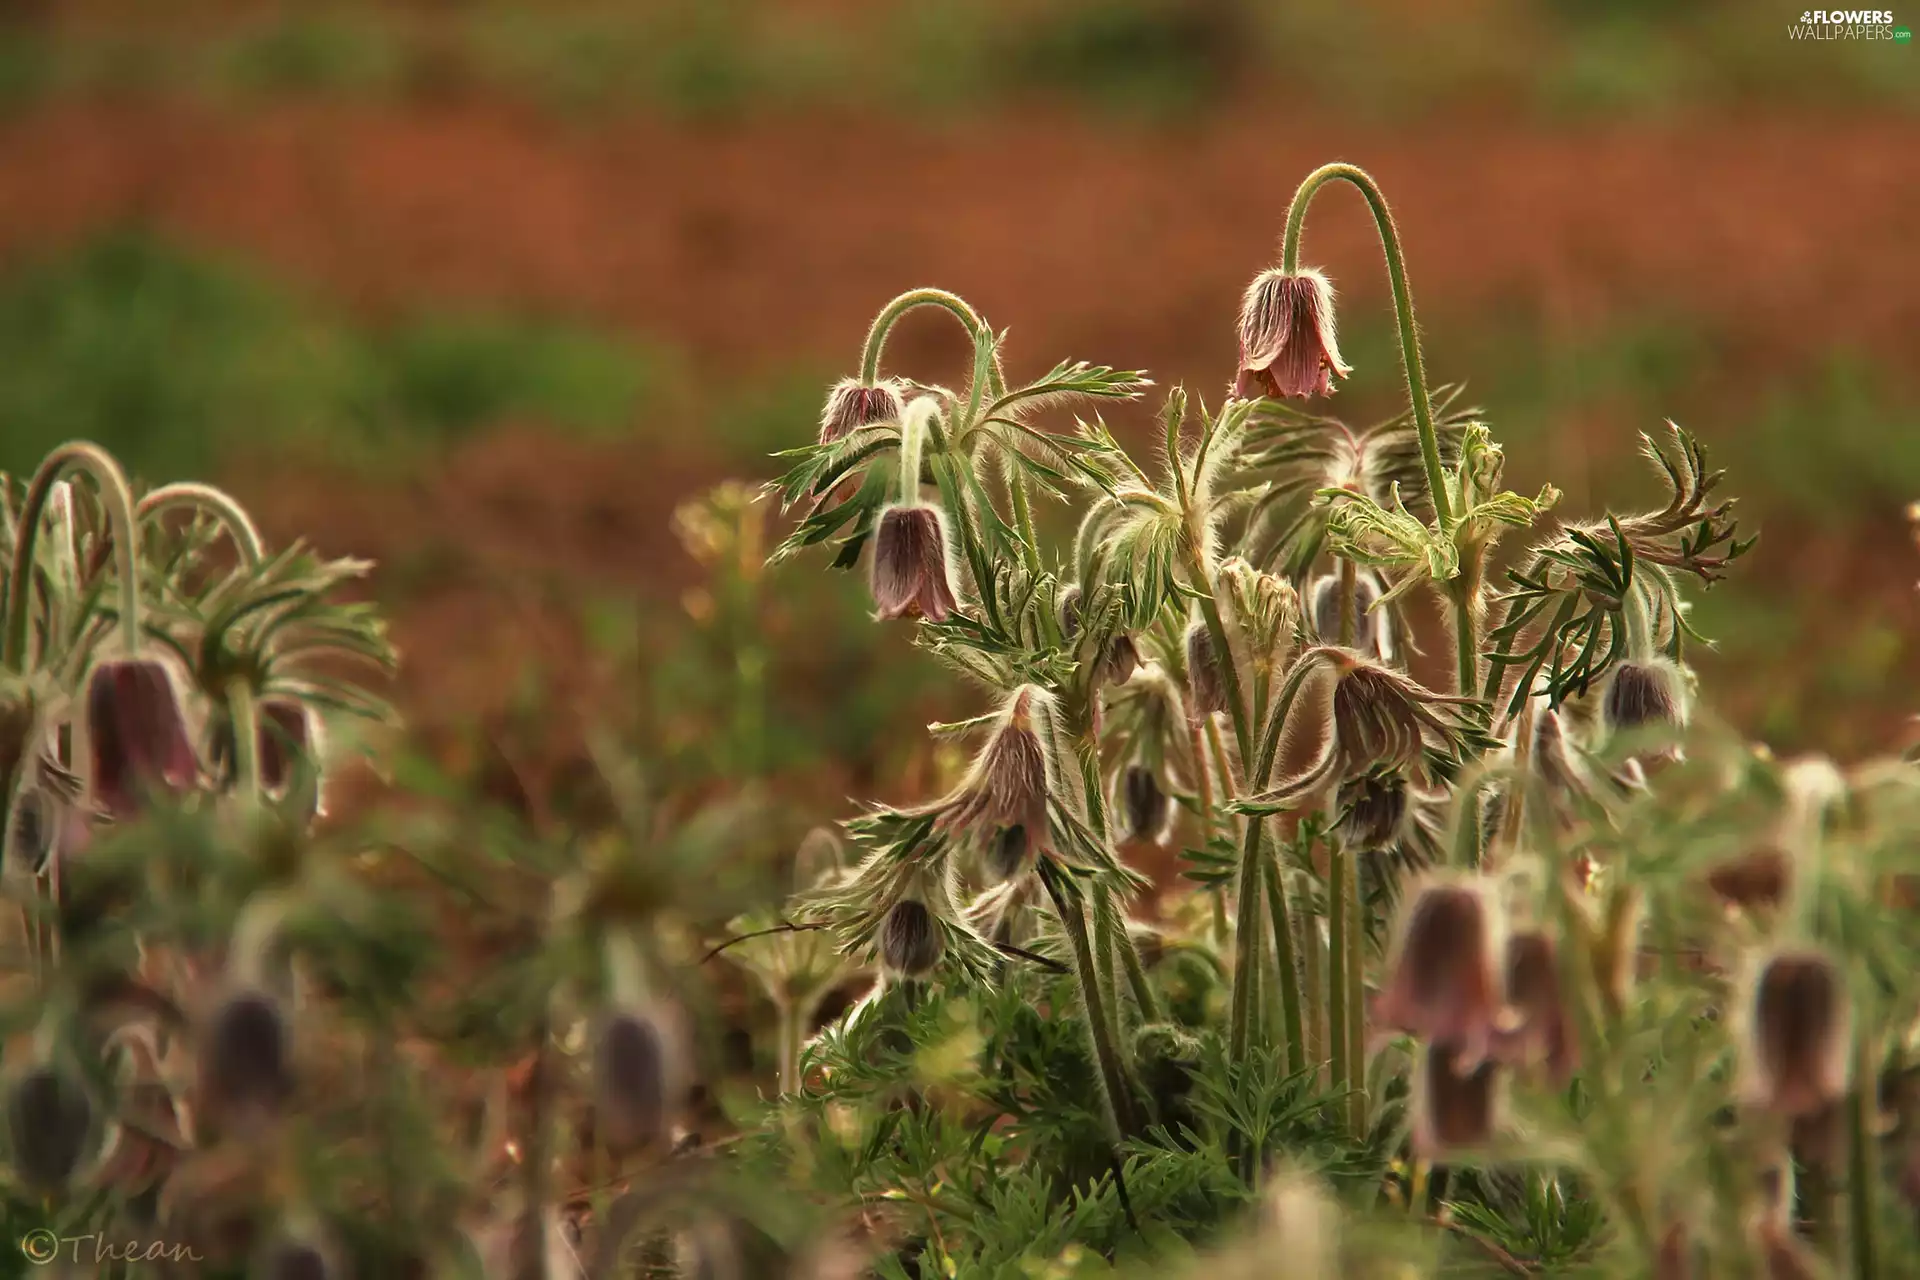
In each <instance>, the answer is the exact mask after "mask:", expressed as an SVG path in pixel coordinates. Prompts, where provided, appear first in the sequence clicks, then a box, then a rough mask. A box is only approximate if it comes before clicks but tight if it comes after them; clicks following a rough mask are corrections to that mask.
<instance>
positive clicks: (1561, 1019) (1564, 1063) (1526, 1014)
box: [1499, 930, 1576, 1087]
mask: <svg viewBox="0 0 1920 1280" xmlns="http://www.w3.org/2000/svg"><path fill="white" fill-rule="evenodd" d="M1506 968H1507V973H1506V979H1507V981H1506V996H1507V1004H1508V1006H1509V1008H1510V1009H1511V1010H1512V1012H1513V1014H1514V1016H1515V1017H1516V1018H1517V1019H1518V1023H1517V1025H1516V1026H1515V1027H1514V1028H1513V1030H1511V1031H1509V1032H1507V1033H1505V1034H1504V1035H1503V1036H1502V1037H1501V1044H1500V1055H1499V1056H1500V1057H1501V1058H1502V1059H1503V1060H1504V1061H1507V1062H1510V1063H1514V1064H1516V1065H1533V1064H1535V1063H1538V1064H1540V1065H1542V1066H1544V1067H1545V1068H1546V1072H1547V1078H1548V1079H1549V1080H1551V1081H1552V1082H1553V1083H1554V1085H1555V1086H1556V1087H1558V1086H1562V1085H1565V1084H1566V1082H1567V1081H1568V1080H1569V1079H1570V1078H1571V1077H1572V1075H1573V1069H1574V1066H1575V1062H1576V1054H1575V1046H1574V1040H1573V1030H1572V1025H1571V1023H1570V1022H1569V1021H1568V1018H1567V1011H1566V1006H1565V1005H1564V1004H1562V1003H1561V1000H1560V971H1559V963H1558V954H1557V952H1556V950H1555V948H1554V945H1553V939H1551V938H1549V937H1548V936H1547V935H1546V934H1544V933H1541V932H1539V931H1538V930H1529V931H1527V932H1523V933H1516V934H1514V935H1513V936H1512V937H1510V938H1508V939H1507V966H1506Z"/></svg>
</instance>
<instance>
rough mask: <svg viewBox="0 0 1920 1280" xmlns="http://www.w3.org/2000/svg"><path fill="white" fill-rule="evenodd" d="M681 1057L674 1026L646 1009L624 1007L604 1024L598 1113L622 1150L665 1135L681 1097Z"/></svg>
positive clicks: (596, 1063) (602, 1130) (601, 1126)
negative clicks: (671, 1028)
mask: <svg viewBox="0 0 1920 1280" xmlns="http://www.w3.org/2000/svg"><path fill="white" fill-rule="evenodd" d="M680 1080H681V1070H680V1056H679V1052H678V1049H677V1046H676V1044H675V1043H674V1038H673V1036H672V1035H671V1033H670V1028H669V1027H668V1026H666V1025H665V1024H664V1023H663V1022H662V1021H661V1019H660V1018H658V1017H655V1016H654V1015H653V1014H652V1013H651V1012H650V1011H648V1010H645V1009H621V1010H618V1011H616V1012H614V1013H613V1014H611V1015H609V1016H608V1017H607V1018H606V1020H605V1022H604V1023H603V1024H602V1026H601V1028H600V1035H599V1039H598V1041H597V1042H596V1043H595V1045H594V1053H593V1098H594V1118H595V1123H596V1125H597V1127H598V1130H599V1134H600V1136H601V1137H602V1138H604V1139H605V1140H606V1141H607V1142H608V1143H610V1144H611V1145H612V1146H613V1147H615V1148H616V1149H632V1148H635V1147H641V1146H645V1145H646V1144H648V1143H650V1142H654V1141H656V1140H658V1139H659V1138H660V1137H662V1136H663V1135H664V1134H665V1133H666V1131H667V1124H668V1122H669V1121H670V1120H671V1119H672V1116H673V1109H674V1107H675V1106H676V1105H677V1103H678V1102H679V1093H680Z"/></svg>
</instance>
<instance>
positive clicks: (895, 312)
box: [860, 289, 1006, 396]
mask: <svg viewBox="0 0 1920 1280" xmlns="http://www.w3.org/2000/svg"><path fill="white" fill-rule="evenodd" d="M916 307H940V308H942V309H944V310H946V311H948V312H950V313H952V315H953V317H954V318H955V319H956V320H958V321H959V322H960V323H961V324H962V325H964V326H965V327H966V330H967V336H968V337H969V338H971V339H973V341H974V342H975V344H976V345H977V344H978V343H979V341H980V337H981V334H982V333H983V332H985V331H986V327H987V322H986V321H985V320H982V319H981V318H980V313H979V312H978V311H975V310H974V309H973V308H972V307H971V306H969V305H967V300H966V299H965V298H962V297H961V296H960V295H959V294H957V293H948V292H947V291H946V290H945V289H909V290H908V291H907V292H905V293H903V294H901V295H900V296H899V297H897V298H895V299H894V300H893V301H892V302H889V303H888V304H887V305H886V306H885V307H882V308H881V309H880V314H879V315H877V316H875V317H874V318H873V325H872V327H870V328H869V329H868V330H867V340H866V342H865V344H864V345H862V347H861V349H860V381H861V382H862V383H863V384H865V385H867V386H872V385H873V384H874V382H875V381H876V380H877V379H878V378H879V377H880V353H881V352H882V351H884V350H885V349H886V345H887V337H888V335H889V334H891V333H892V332H893V326H894V325H895V324H897V323H899V321H900V317H902V316H904V315H906V314H907V312H909V311H912V310H913V309H914V308H916ZM988 379H989V385H990V388H991V390H992V392H993V394H994V395H996V396H998V395H999V394H1000V393H1001V392H1003V391H1005V390H1006V387H1005V379H1004V378H1002V377H1001V375H1000V369H999V364H998V362H997V361H996V362H995V363H994V365H993V366H992V368H991V369H990V370H989V372H988Z"/></svg>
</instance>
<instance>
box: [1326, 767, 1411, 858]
mask: <svg viewBox="0 0 1920 1280" xmlns="http://www.w3.org/2000/svg"><path fill="white" fill-rule="evenodd" d="M1339 806H1340V811H1341V813H1340V824H1339V827H1338V828H1337V830H1338V833H1339V836H1340V840H1341V843H1343V844H1345V845H1346V846H1347V848H1349V849H1384V848H1386V847H1387V846H1388V845H1391V844H1393V843H1394V841H1395V840H1397V839H1398V838H1399V836H1400V829H1401V826H1402V824H1403V823H1405V822H1406V820H1407V808H1408V806H1407V782H1406V779H1405V778H1402V777H1401V776H1400V775H1399V774H1397V773H1369V774H1365V775H1363V776H1361V777H1358V778H1350V779H1348V780H1347V781H1346V782H1344V783H1342V784H1341V785H1340V793H1339Z"/></svg>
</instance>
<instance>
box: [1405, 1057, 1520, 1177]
mask: <svg viewBox="0 0 1920 1280" xmlns="http://www.w3.org/2000/svg"><path fill="white" fill-rule="evenodd" d="M1424 1056H1425V1061H1424V1062H1423V1063H1422V1064H1421V1069H1420V1081H1419V1090H1418V1094H1417V1098H1416V1104H1417V1105H1416V1106H1415V1108H1414V1125H1413V1146H1414V1150H1415V1151H1416V1152H1417V1153H1419V1155H1420V1156H1421V1158H1423V1159H1427V1160H1432V1159H1435V1158H1437V1157H1440V1156H1444V1155H1448V1154H1450V1153H1454V1152H1461V1151H1471V1150H1474V1149H1475V1148H1477V1147H1483V1146H1485V1145H1486V1144H1487V1143H1488V1142H1490V1141H1491V1140H1492V1139H1493V1135H1494V1130H1495V1128H1496V1127H1497V1125H1498V1123H1499V1102H1500V1097H1499V1090H1500V1078H1499V1064H1498V1063H1496V1062H1494V1061H1493V1060H1492V1059H1490V1058H1489V1059H1486V1060H1484V1061H1480V1060H1477V1059H1476V1056H1475V1055H1473V1054H1471V1053H1468V1054H1463V1053H1462V1052H1461V1050H1460V1047H1459V1046H1457V1045H1453V1044H1448V1043H1446V1042H1444V1041H1441V1042H1436V1043H1434V1044H1430V1045H1428V1046H1427V1050H1426V1053H1425V1055H1424Z"/></svg>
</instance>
